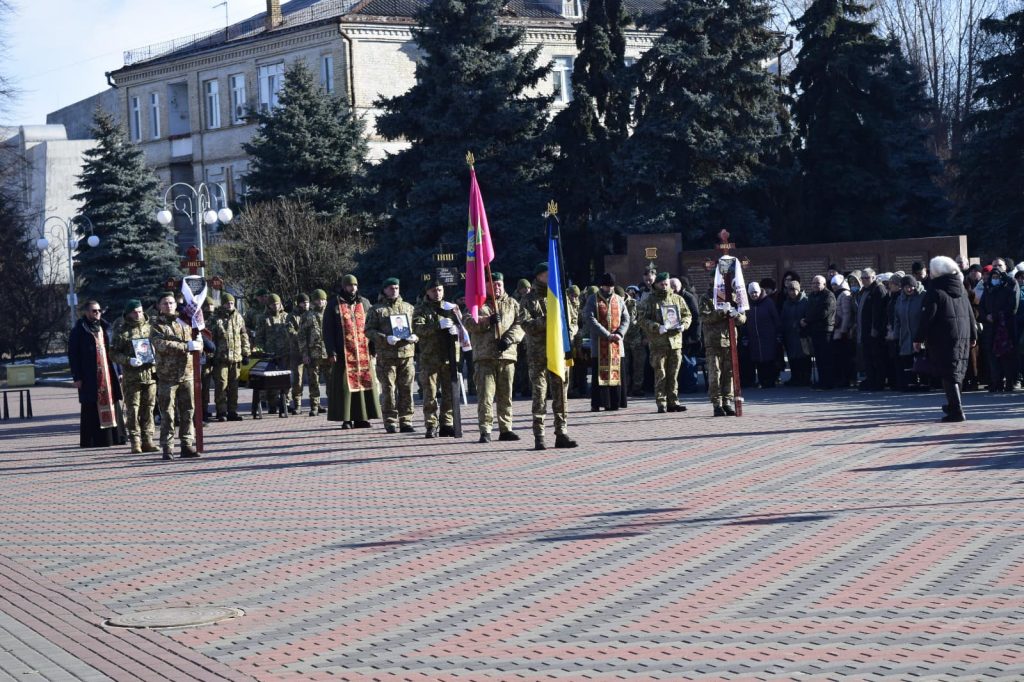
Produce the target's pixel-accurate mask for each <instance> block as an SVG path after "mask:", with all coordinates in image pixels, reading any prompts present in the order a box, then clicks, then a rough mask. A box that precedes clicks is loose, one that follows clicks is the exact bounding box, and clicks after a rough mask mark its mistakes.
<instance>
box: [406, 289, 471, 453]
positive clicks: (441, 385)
mask: <svg viewBox="0 0 1024 682" xmlns="http://www.w3.org/2000/svg"><path fill="white" fill-rule="evenodd" d="M449 307H451V308H455V307H456V306H455V305H454V304H453V303H448V302H447V301H443V300H442V301H431V300H430V299H429V298H424V299H423V300H422V301H420V302H419V303H418V304H417V305H416V308H415V310H414V311H413V317H412V329H413V332H414V333H415V334H416V336H417V337H418V338H419V341H418V342H417V344H416V346H417V347H418V349H419V354H420V356H419V358H420V359H419V370H420V376H419V382H420V390H421V391H422V392H423V422H424V425H425V426H426V429H427V438H433V436H434V435H435V434H437V435H440V436H454V435H455V428H454V412H453V406H452V403H453V401H454V400H458V399H459V396H454V395H452V364H451V347H452V346H453V345H454V347H455V358H456V360H455V362H456V366H457V365H458V362H459V359H460V358H461V352H462V349H461V347H460V344H459V342H458V335H457V330H458V325H457V323H456V322H455V311H454V310H446V308H449ZM442 320H447V321H448V322H442ZM442 324H445V326H444V327H442V326H441V325H442ZM452 329H455V330H456V334H454V335H453V334H452V332H451V330H452ZM439 393H440V398H441V399H440V401H438V394H439ZM439 403H440V405H439ZM439 408H440V409H439ZM439 426H440V429H439V428H438V427H439Z"/></svg>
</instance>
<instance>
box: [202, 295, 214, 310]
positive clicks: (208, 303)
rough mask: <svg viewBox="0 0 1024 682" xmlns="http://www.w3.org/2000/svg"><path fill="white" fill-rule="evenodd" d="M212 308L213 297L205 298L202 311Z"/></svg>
mask: <svg viewBox="0 0 1024 682" xmlns="http://www.w3.org/2000/svg"><path fill="white" fill-rule="evenodd" d="M212 307H213V297H212V296H207V297H206V298H204V299H203V309H204V310H205V309H206V308H212Z"/></svg>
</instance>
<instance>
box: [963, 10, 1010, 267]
mask: <svg viewBox="0 0 1024 682" xmlns="http://www.w3.org/2000/svg"><path fill="white" fill-rule="evenodd" d="M981 27H982V30H983V31H984V32H985V33H986V34H987V36H988V37H989V38H990V39H992V40H993V42H994V43H996V44H997V45H999V46H1000V48H1001V49H999V50H998V52H997V53H996V54H993V55H992V56H990V57H988V58H987V59H985V60H983V61H982V63H981V74H980V75H981V78H980V81H979V85H978V87H977V89H976V91H975V93H974V99H975V100H976V101H977V103H978V105H979V106H978V109H977V111H976V112H975V113H974V114H973V115H972V116H971V117H970V118H969V119H968V122H967V123H968V134H967V140H966V143H965V145H964V149H963V152H962V155H961V158H960V159H959V167H960V179H959V187H958V190H959V193H960V196H961V197H962V199H961V202H960V208H959V217H960V219H961V220H962V221H963V224H964V225H966V227H967V231H968V234H969V235H970V237H971V239H972V244H979V245H980V247H982V248H985V249H987V250H988V253H991V254H1000V255H1004V256H1005V255H1018V254H1019V250H1020V246H1021V244H1022V243H1024V197H1022V193H1021V188H1022V187H1024V156H1022V154H1021V150H1022V149H1024V97H1022V96H1021V93H1024V10H1021V11H1017V12H1014V13H1012V14H1009V15H1007V16H1006V17H1005V18H1003V19H996V18H990V19H986V20H985V21H983V22H982V26H981ZM972 248H974V247H972Z"/></svg>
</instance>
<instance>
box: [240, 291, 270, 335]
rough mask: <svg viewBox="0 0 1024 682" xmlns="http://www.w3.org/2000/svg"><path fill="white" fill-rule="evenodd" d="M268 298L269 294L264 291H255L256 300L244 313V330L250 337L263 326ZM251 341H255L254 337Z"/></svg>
mask: <svg viewBox="0 0 1024 682" xmlns="http://www.w3.org/2000/svg"><path fill="white" fill-rule="evenodd" d="M268 296H270V292H269V291H267V290H266V289H257V290H256V294H255V297H256V300H255V301H253V302H252V304H250V305H249V306H248V309H247V310H246V311H245V320H244V321H245V328H246V329H247V330H249V333H250V334H252V335H255V334H256V332H257V331H258V330H259V328H260V327H262V326H263V317H264V315H266V314H267V297H268ZM253 340H255V336H254V338H253Z"/></svg>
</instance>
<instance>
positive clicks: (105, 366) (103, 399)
mask: <svg viewBox="0 0 1024 682" xmlns="http://www.w3.org/2000/svg"><path fill="white" fill-rule="evenodd" d="M92 336H93V338H94V339H96V410H97V411H98V412H99V414H100V428H101V429H112V428H114V427H116V426H117V412H116V411H115V409H114V388H113V385H112V384H111V383H110V362H109V361H108V360H107V335H106V334H105V333H104V332H103V328H102V327H101V328H100V330H99V331H95V332H92Z"/></svg>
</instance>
